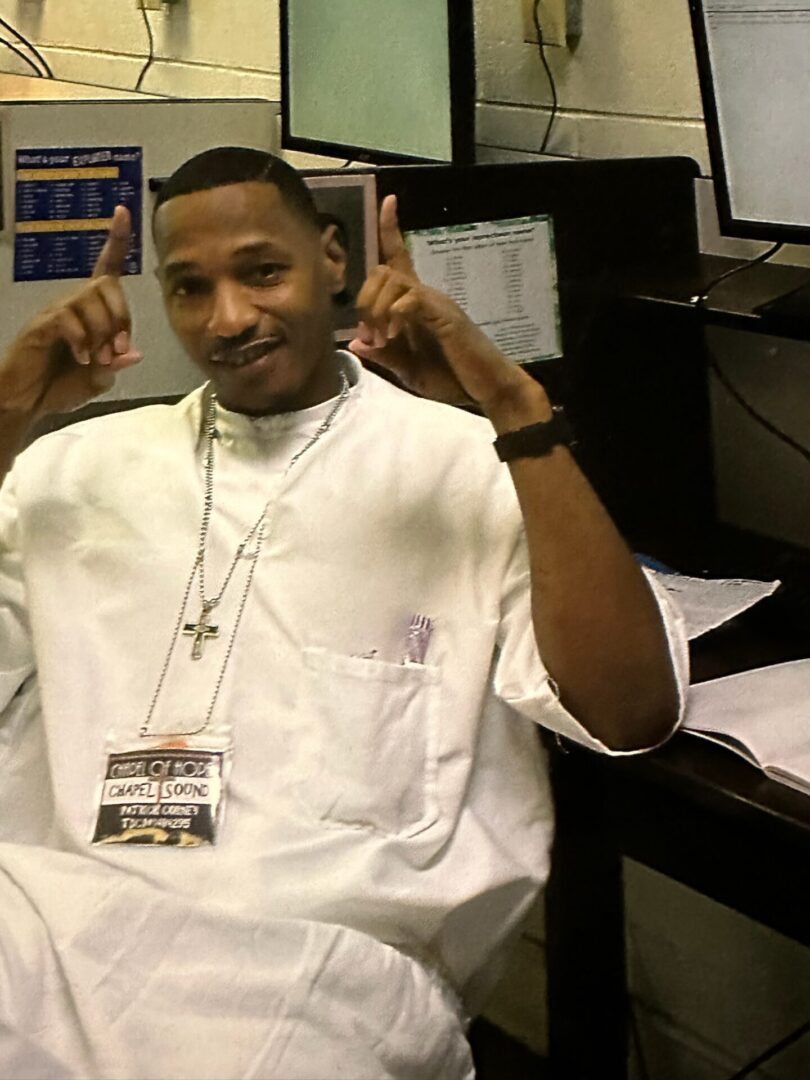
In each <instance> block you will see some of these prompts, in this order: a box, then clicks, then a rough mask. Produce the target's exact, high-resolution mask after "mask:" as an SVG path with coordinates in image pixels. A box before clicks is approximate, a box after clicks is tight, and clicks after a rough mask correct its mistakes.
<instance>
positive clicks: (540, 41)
mask: <svg viewBox="0 0 810 1080" xmlns="http://www.w3.org/2000/svg"><path fill="white" fill-rule="evenodd" d="M532 19H533V21H534V28H535V30H536V31H537V46H538V48H539V50H540V60H541V62H542V64H543V67H544V68H545V72H546V76H547V78H548V85H549V87H550V89H551V116H550V117H549V118H548V125H547V126H546V133H545V135H544V136H543V141H542V142H541V143H540V153H541V154H544V153H545V152H546V147H547V146H548V140H549V137H550V135H551V129H552V128H553V127H554V121H555V120H556V119H557V110H558V108H559V100H558V98H557V84H556V83H555V81H554V76H553V74H552V73H551V68H550V67H549V64H548V59H547V57H546V42H545V39H544V38H543V27H542V26H541V25H540V0H534V7H533V8H532Z"/></svg>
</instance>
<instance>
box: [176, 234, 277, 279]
mask: <svg viewBox="0 0 810 1080" xmlns="http://www.w3.org/2000/svg"><path fill="white" fill-rule="evenodd" d="M265 253H267V254H271V255H274V256H275V257H276V258H284V259H287V258H289V254H288V253H287V252H286V251H284V249H283V248H279V247H278V246H277V245H276V244H275V243H273V241H272V240H256V241H254V242H253V243H251V244H243V245H242V247H240V248H237V249H236V251H234V252H233V254H232V258H233V259H239V258H244V257H245V256H248V257H249V256H251V255H262V254H265ZM199 272H200V268H199V265H198V264H197V263H195V262H193V261H192V260H180V261H178V262H168V263H166V265H165V266H164V267H163V273H164V274H165V275H166V276H167V277H177V276H178V275H179V274H193V273H199Z"/></svg>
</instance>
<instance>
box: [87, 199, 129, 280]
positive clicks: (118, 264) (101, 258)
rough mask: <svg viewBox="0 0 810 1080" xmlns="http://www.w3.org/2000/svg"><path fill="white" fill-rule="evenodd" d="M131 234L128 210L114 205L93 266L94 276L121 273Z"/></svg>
mask: <svg viewBox="0 0 810 1080" xmlns="http://www.w3.org/2000/svg"><path fill="white" fill-rule="evenodd" d="M131 235H132V218H131V216H130V213H129V210H127V208H126V207H125V206H116V208H115V210H114V212H113V217H112V221H111V222H110V231H109V232H108V233H107V239H106V240H105V241H104V247H103V248H102V249H101V251H100V252H99V255H98V258H97V259H96V265H95V266H94V267H93V277H94V278H96V277H103V276H104V274H110V275H111V276H112V277H119V276H120V275H121V273H122V271H123V269H124V263H125V262H126V258H127V252H128V251H129V240H130V236H131Z"/></svg>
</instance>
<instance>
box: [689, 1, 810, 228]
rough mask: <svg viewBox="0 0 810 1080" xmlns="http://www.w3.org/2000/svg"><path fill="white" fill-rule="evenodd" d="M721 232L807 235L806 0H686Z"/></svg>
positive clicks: (809, 42) (809, 33) (809, 41)
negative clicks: (696, 60) (688, 1)
mask: <svg viewBox="0 0 810 1080" xmlns="http://www.w3.org/2000/svg"><path fill="white" fill-rule="evenodd" d="M690 4H691V9H692V25H693V29H694V32H695V44H696V51H697V59H698V72H699V75H700V82H701V90H702V94H703V104H704V112H705V115H706V127H707V132H708V137H709V150H710V153H711V158H712V171H713V173H714V179H715V188H716V192H717V202H718V209H719V212H720V222H721V227H722V230H723V232H724V233H726V235H729V236H742V237H750V238H754V239H773V240H787V241H789V240H794V241H797V242H800V243H802V242H803V243H808V242H810V184H808V183H807V177H808V176H810V110H808V108H807V102H808V101H810V59H809V58H810V5H808V3H807V2H806V0H690Z"/></svg>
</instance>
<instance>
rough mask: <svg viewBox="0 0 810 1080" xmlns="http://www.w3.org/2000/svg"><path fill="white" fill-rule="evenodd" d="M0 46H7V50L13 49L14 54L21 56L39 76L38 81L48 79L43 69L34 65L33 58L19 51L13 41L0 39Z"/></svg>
mask: <svg viewBox="0 0 810 1080" xmlns="http://www.w3.org/2000/svg"><path fill="white" fill-rule="evenodd" d="M0 45H5V47H6V48H7V49H11V51H12V52H13V53H16V54H17V56H19V58H20V59H21V60H24V61H25V63H26V64H28V66H29V67H30V68H31V70H32V71H33V72H34V74H35V75H36V76H37V78H38V79H44V78H45V77H46V76H45V72H44V71H43V70H42V69H41V68H38V67H37V65H36V64H35V63H34V61H33V60H32V59H31V57H30V56H27V55H26V54H25V53H24V52H23V51H22V49H18V48H17V46H16V45H15V44H14V42H13V41H8V40H7V39H6V38H0Z"/></svg>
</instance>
